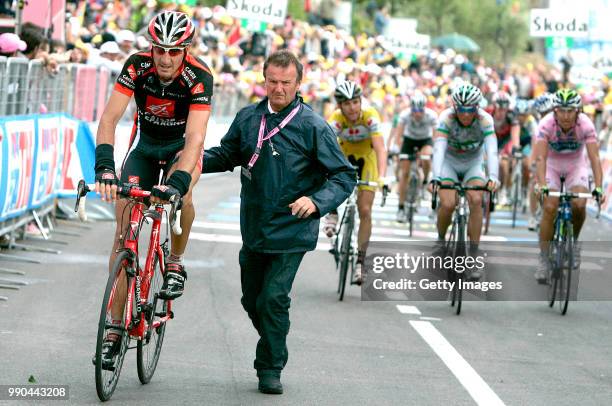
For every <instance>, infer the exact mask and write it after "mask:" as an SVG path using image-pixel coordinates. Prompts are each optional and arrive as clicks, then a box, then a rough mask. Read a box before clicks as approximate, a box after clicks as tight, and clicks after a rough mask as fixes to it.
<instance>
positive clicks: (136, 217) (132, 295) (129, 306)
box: [75, 180, 182, 340]
mask: <svg viewBox="0 0 612 406" xmlns="http://www.w3.org/2000/svg"><path fill="white" fill-rule="evenodd" d="M94 187H95V186H94V185H87V184H85V181H83V180H81V181H79V184H78V187H77V202H76V206H75V211H77V212H78V213H79V218H81V220H83V221H85V220H86V219H87V215H86V213H85V197H86V195H87V193H88V192H90V191H92V190H94ZM117 194H118V195H121V196H123V197H126V198H128V199H131V200H132V201H133V206H132V207H131V209H130V222H129V225H128V228H127V230H126V234H127V235H125V236H122V237H121V240H122V248H120V251H127V252H128V253H129V261H131V264H126V265H128V266H126V267H125V268H124V269H125V271H126V272H127V273H128V275H129V276H131V278H130V283H129V285H128V292H127V298H126V309H125V318H126V321H125V325H126V326H127V329H128V334H129V335H130V336H131V337H134V338H136V339H139V340H140V339H143V338H144V337H145V335H146V331H147V327H148V326H147V325H146V320H145V318H144V317H140V315H141V314H142V313H143V312H144V310H145V309H144V308H143V306H144V305H146V304H147V299H148V297H149V289H150V288H151V279H152V277H153V274H154V272H155V269H154V265H155V260H156V259H157V261H158V263H159V266H160V270H161V273H162V275H164V274H165V271H166V270H165V255H166V253H165V252H164V249H163V248H162V246H161V245H160V243H159V239H160V230H161V222H162V218H163V215H164V213H165V211H164V206H163V205H162V204H156V205H155V209H154V210H147V207H146V205H145V204H144V202H143V199H145V198H148V197H149V196H150V195H151V192H150V191H146V190H141V189H138V188H133V187H118V188H117ZM171 203H172V209H171V211H170V213H171V214H170V219H169V220H170V221H169V223H170V225H171V226H172V228H173V230H174V232H175V233H177V234H180V233H181V232H182V230H180V226H178V225H175V223H177V222H178V223H179V224H180V210H179V209H178V207H179V205H180V199H178V200H176V201H173V202H171ZM175 216H176V217H175ZM145 218H151V219H152V221H153V225H152V229H151V237H150V239H149V247H148V251H147V256H146V260H145V266H144V268H142V267H141V266H140V263H139V257H138V237H139V235H138V233H139V229H140V225H141V223H142V222H143V220H144V219H145ZM134 264H135V265H136V269H134ZM129 265H131V267H129ZM114 292H115V291H114V290H113V295H112V296H111V297H110V300H109V304H108V308H107V310H108V311H109V312H110V307H111V306H112V303H113V302H114V301H113V299H114ZM134 304H135V308H134ZM172 317H173V314H172V301H171V300H167V301H166V315H165V316H163V317H160V318H159V319H158V320H156V321H154V323H153V326H151V327H152V328H157V327H159V326H160V325H162V324H163V323H165V322H167V321H168V320H169V319H171V318H172Z"/></svg>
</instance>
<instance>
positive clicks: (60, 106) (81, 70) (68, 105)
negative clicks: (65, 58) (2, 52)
mask: <svg viewBox="0 0 612 406" xmlns="http://www.w3.org/2000/svg"><path fill="white" fill-rule="evenodd" d="M113 83H114V78H112V77H111V73H110V71H109V70H108V69H107V68H105V67H94V66H90V65H83V64H60V65H59V67H58V70H57V72H49V71H48V70H47V68H46V67H45V66H43V65H42V63H41V61H39V60H28V59H25V58H6V57H0V116H13V115H21V114H38V113H62V112H65V113H69V114H71V115H73V116H74V117H75V118H78V119H80V120H85V121H95V120H97V119H99V118H100V115H101V114H102V110H103V109H104V105H105V103H106V100H107V98H108V96H109V94H110V91H111V89H112V85H113Z"/></svg>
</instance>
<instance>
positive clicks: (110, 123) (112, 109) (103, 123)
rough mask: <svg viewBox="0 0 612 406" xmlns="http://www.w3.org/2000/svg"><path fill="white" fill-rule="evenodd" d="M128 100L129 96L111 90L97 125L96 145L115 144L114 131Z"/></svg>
mask: <svg viewBox="0 0 612 406" xmlns="http://www.w3.org/2000/svg"><path fill="white" fill-rule="evenodd" d="M130 99H131V96H128V95H126V94H124V93H121V92H119V91H117V90H113V92H112V93H111V96H110V98H109V99H108V103H107V104H106V107H105V108H104V112H103V113H102V117H101V118H100V123H99V124H98V133H97V135H96V145H100V144H111V145H114V144H115V129H116V128H117V123H118V122H119V120H120V119H121V117H122V116H123V113H125V109H127V106H128V104H129V103H130Z"/></svg>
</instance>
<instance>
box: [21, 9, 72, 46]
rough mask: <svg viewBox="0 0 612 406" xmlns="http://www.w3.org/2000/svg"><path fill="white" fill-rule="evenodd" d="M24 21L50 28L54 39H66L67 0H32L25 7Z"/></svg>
mask: <svg viewBox="0 0 612 406" xmlns="http://www.w3.org/2000/svg"><path fill="white" fill-rule="evenodd" d="M23 21H24V22H26V21H29V22H32V23H34V24H36V25H39V26H41V27H43V28H44V29H49V28H51V27H53V36H52V38H53V39H59V40H61V41H65V35H64V34H65V28H66V0H30V1H27V2H26V5H25V7H24V9H23Z"/></svg>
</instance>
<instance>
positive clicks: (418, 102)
mask: <svg viewBox="0 0 612 406" xmlns="http://www.w3.org/2000/svg"><path fill="white" fill-rule="evenodd" d="M426 102H427V99H425V96H423V95H422V94H421V93H416V94H415V95H414V96H412V98H411V99H410V106H411V107H412V108H413V109H417V110H423V109H424V108H425V103H426Z"/></svg>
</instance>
